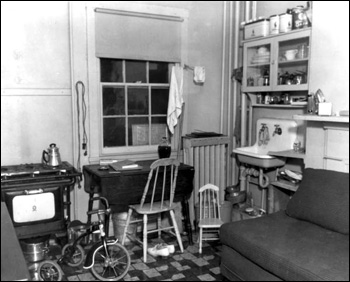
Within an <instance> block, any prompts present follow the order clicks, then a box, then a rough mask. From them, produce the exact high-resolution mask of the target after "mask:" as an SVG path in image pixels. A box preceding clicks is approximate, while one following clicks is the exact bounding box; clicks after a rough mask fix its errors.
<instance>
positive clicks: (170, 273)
mask: <svg viewBox="0 0 350 282" xmlns="http://www.w3.org/2000/svg"><path fill="white" fill-rule="evenodd" d="M182 239H183V246H184V253H180V250H179V247H178V245H177V241H176V238H175V237H173V236H171V235H167V234H162V239H158V238H157V239H150V240H149V247H153V246H154V245H156V244H158V243H160V242H165V243H167V244H174V245H175V253H174V254H171V255H169V256H168V257H164V258H163V257H152V256H150V255H148V257H147V263H144V262H143V260H142V256H143V252H142V248H141V246H140V245H138V244H134V243H128V244H127V245H126V248H127V249H128V251H129V254H130V257H131V267H130V269H129V272H128V274H127V275H126V276H125V277H124V279H123V280H121V281H222V280H223V277H222V275H221V273H220V253H221V244H220V242H219V241H210V242H203V249H202V254H199V252H198V243H197V235H196V234H194V236H193V241H194V242H195V243H194V244H193V245H192V246H190V245H189V244H188V240H187V236H182ZM55 247H56V249H57V250H56V252H55V251H52V252H50V253H52V258H53V259H54V257H55V256H56V257H57V258H58V257H59V255H58V253H59V250H58V248H59V247H58V245H57V246H52V247H51V249H54V248H55ZM54 253H56V255H55V254H54ZM62 270H63V272H64V276H63V281H97V280H96V278H95V277H94V276H93V275H92V273H91V272H89V271H88V270H84V269H83V268H82V266H80V267H69V266H66V265H62Z"/></svg>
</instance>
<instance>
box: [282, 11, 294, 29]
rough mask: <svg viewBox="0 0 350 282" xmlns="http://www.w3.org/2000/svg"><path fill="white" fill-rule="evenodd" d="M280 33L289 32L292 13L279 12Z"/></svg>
mask: <svg viewBox="0 0 350 282" xmlns="http://www.w3.org/2000/svg"><path fill="white" fill-rule="evenodd" d="M279 19H280V28H279V32H280V33H285V32H289V31H291V30H292V15H291V14H287V13H285V14H280V16H279Z"/></svg>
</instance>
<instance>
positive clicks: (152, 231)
mask: <svg viewBox="0 0 350 282" xmlns="http://www.w3.org/2000/svg"><path fill="white" fill-rule="evenodd" d="M169 229H174V227H173V226H169V227H162V228H157V229H153V230H149V231H147V233H154V232H158V231H164V230H169Z"/></svg>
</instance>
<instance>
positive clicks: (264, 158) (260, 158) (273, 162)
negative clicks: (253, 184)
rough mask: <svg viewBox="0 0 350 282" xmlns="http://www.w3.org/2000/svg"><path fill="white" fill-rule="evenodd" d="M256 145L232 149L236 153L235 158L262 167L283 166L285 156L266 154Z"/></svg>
mask: <svg viewBox="0 0 350 282" xmlns="http://www.w3.org/2000/svg"><path fill="white" fill-rule="evenodd" d="M259 149H260V148H259V147H258V146H255V145H254V146H251V147H241V148H236V149H234V150H233V152H234V153H236V154H237V158H238V160H239V161H240V162H241V163H245V164H249V165H254V166H259V167H263V168H270V167H278V166H283V165H284V164H285V163H286V158H283V157H281V158H280V157H278V158H277V157H273V156H270V155H267V154H266V152H265V150H259Z"/></svg>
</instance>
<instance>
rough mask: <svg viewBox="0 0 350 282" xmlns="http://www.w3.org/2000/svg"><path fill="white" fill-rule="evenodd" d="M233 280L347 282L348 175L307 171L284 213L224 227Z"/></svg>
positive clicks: (224, 264) (226, 272) (225, 260)
mask: <svg viewBox="0 0 350 282" xmlns="http://www.w3.org/2000/svg"><path fill="white" fill-rule="evenodd" d="M220 238H221V242H222V257H221V265H220V267H221V273H222V274H223V276H224V277H226V278H227V279H229V280H231V281H240V280H242V281H263V280H265V281H267V280H270V281H280V280H285V281H301V280H305V281H349V174H348V173H341V172H336V171H329V170H322V169H311V168H308V169H305V171H304V172H303V180H302V182H301V183H300V186H299V188H298V190H297V191H296V192H295V194H294V195H293V197H292V198H291V200H290V201H289V202H288V204H287V207H286V210H283V211H278V212H275V213H272V214H269V215H266V216H262V217H259V218H254V219H249V220H242V221H236V222H229V223H225V224H223V225H222V226H221V229H220Z"/></svg>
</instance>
